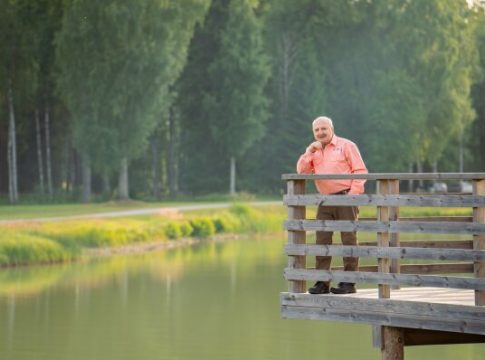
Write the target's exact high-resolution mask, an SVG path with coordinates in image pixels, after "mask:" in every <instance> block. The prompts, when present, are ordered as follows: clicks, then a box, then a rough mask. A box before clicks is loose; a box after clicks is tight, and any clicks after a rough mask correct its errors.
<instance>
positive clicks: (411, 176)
mask: <svg viewBox="0 0 485 360" xmlns="http://www.w3.org/2000/svg"><path fill="white" fill-rule="evenodd" d="M281 179H283V180H326V179H337V180H338V179H366V180H484V179H485V173H373V174H283V175H282V176H281Z"/></svg>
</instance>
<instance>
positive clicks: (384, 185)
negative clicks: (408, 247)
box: [377, 180, 404, 360]
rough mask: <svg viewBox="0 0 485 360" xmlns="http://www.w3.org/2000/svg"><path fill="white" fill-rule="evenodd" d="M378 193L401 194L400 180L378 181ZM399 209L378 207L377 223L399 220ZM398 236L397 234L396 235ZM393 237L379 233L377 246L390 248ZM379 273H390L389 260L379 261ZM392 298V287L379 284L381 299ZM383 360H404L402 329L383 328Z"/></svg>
mask: <svg viewBox="0 0 485 360" xmlns="http://www.w3.org/2000/svg"><path fill="white" fill-rule="evenodd" d="M377 193H378V194H379V195H388V194H397V193H399V180H377ZM398 214H399V208H397V207H389V206H378V207H377V221H382V222H387V223H389V221H393V220H397V217H398ZM396 235H397V234H396ZM390 239H391V236H390V235H389V231H387V232H378V233H377V246H380V247H389V242H390ZM392 241H393V246H397V244H398V243H399V237H398V236H394V237H392ZM377 265H378V271H379V272H387V273H388V272H390V271H391V262H390V260H389V258H378V259H377ZM398 267H399V263H397V264H396V263H394V269H393V270H395V271H398ZM390 297H391V287H390V286H389V285H382V284H379V298H380V299H389V298H390ZM380 330H381V359H382V360H402V359H404V336H403V331H402V329H399V328H396V327H391V326H381V329H380Z"/></svg>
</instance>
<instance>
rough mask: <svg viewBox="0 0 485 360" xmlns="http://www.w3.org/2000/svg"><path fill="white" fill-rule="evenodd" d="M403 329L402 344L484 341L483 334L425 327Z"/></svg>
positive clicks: (446, 343) (445, 343)
mask: <svg viewBox="0 0 485 360" xmlns="http://www.w3.org/2000/svg"><path fill="white" fill-rule="evenodd" d="M403 331H404V346H415V345H449V344H476V343H485V335H477V334H463V333H456V332H451V331H436V330H426V329H403Z"/></svg>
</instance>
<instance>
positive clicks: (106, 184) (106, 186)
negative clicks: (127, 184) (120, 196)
mask: <svg viewBox="0 0 485 360" xmlns="http://www.w3.org/2000/svg"><path fill="white" fill-rule="evenodd" d="M103 192H104V193H105V194H106V196H107V198H108V199H111V181H110V176H109V174H108V172H107V171H105V172H104V174H103Z"/></svg>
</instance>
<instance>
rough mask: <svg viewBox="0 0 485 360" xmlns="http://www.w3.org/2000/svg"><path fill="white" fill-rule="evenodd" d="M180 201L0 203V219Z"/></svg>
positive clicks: (157, 204) (96, 211) (79, 212)
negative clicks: (46, 203)
mask: <svg viewBox="0 0 485 360" xmlns="http://www.w3.org/2000/svg"><path fill="white" fill-rule="evenodd" d="M181 204H183V203H181V202H166V203H145V202H138V201H129V202H107V203H99V204H49V205H2V206H0V220H14V219H35V218H49V217H58V216H74V215H85V214H98V213H103V212H111V211H122V210H133V209H142V208H157V207H169V206H176V205H181Z"/></svg>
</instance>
